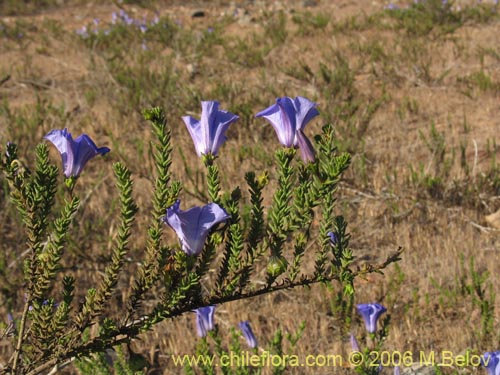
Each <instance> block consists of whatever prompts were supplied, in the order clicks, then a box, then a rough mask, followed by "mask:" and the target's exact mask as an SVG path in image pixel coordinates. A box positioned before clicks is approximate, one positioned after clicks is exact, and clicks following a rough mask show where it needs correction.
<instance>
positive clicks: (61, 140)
mask: <svg viewBox="0 0 500 375" xmlns="http://www.w3.org/2000/svg"><path fill="white" fill-rule="evenodd" d="M44 138H45V139H47V140H49V141H50V142H52V143H53V144H54V146H56V148H57V150H58V151H59V153H60V154H61V157H62V164H63V169H64V175H65V176H66V177H67V178H70V177H78V176H79V175H80V173H81V172H82V170H83V167H84V166H85V164H87V162H88V161H89V160H90V159H92V158H93V157H94V156H96V155H104V154H106V153H108V152H109V148H107V147H97V146H96V145H95V143H94V141H92V139H90V137H89V136H88V135H87V134H82V135H80V136H79V137H78V138H76V139H75V140H73V137H72V136H71V133H70V132H69V131H68V129H66V128H65V129H63V130H60V129H57V130H52V131H51V132H49V133H48V134H47V135H46V136H45V137H44Z"/></svg>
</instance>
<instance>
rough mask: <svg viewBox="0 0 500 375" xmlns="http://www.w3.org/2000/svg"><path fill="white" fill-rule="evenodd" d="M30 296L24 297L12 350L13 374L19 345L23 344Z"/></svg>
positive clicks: (19, 349) (17, 359)
mask: <svg viewBox="0 0 500 375" xmlns="http://www.w3.org/2000/svg"><path fill="white" fill-rule="evenodd" d="M30 300H31V298H30V297H29V296H28V297H27V298H26V303H25V304H24V310H23V315H22V318H21V324H20V326H19V337H18V339H17V344H16V350H15V351H14V361H13V363H12V373H13V374H15V373H16V371H17V364H18V361H19V355H20V354H21V347H22V345H23V339H24V327H25V326H26V318H27V317H28V311H29V304H30Z"/></svg>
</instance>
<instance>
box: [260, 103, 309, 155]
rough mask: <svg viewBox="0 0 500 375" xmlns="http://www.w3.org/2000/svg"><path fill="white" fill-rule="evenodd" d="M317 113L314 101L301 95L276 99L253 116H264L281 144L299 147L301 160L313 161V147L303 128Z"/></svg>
mask: <svg viewBox="0 0 500 375" xmlns="http://www.w3.org/2000/svg"><path fill="white" fill-rule="evenodd" d="M317 115H319V112H318V110H317V109H316V103H314V102H311V101H310V100H309V99H306V98H303V97H301V96H297V97H296V98H295V99H292V98H290V97H288V96H285V97H283V98H278V99H276V104H273V105H272V106H270V107H269V108H266V109H264V110H263V111H261V112H259V113H257V114H256V115H255V117H264V118H265V119H266V120H267V121H269V123H270V124H271V125H272V126H273V128H274V130H275V131H276V134H277V135H278V139H279V141H280V143H281V144H282V145H283V146H285V147H298V148H300V152H301V156H302V160H304V161H305V162H313V161H314V159H315V157H314V148H313V146H312V144H311V141H309V139H308V138H307V137H306V136H305V134H304V128H305V126H306V124H307V123H308V122H309V121H311V119H313V118H314V117H316V116H317Z"/></svg>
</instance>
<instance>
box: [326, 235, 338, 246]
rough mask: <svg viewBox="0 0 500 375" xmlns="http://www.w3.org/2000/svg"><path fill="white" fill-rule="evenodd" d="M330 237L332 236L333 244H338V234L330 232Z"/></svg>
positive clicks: (331, 242) (331, 241)
mask: <svg viewBox="0 0 500 375" xmlns="http://www.w3.org/2000/svg"><path fill="white" fill-rule="evenodd" d="M327 235H328V237H330V244H331V245H332V246H335V245H336V244H337V242H339V238H338V237H337V235H336V234H335V233H333V232H328V233H327Z"/></svg>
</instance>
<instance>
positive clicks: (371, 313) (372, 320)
mask: <svg viewBox="0 0 500 375" xmlns="http://www.w3.org/2000/svg"><path fill="white" fill-rule="evenodd" d="M356 307H357V308H358V312H359V313H360V314H361V316H362V317H363V320H364V321H365V326H366V330H367V331H368V332H369V333H374V332H375V331H376V330H377V320H378V318H379V317H380V315H382V314H383V313H385V312H386V311H387V309H386V308H385V307H384V306H382V305H380V304H378V303H363V304H360V305H357V306H356Z"/></svg>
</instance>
